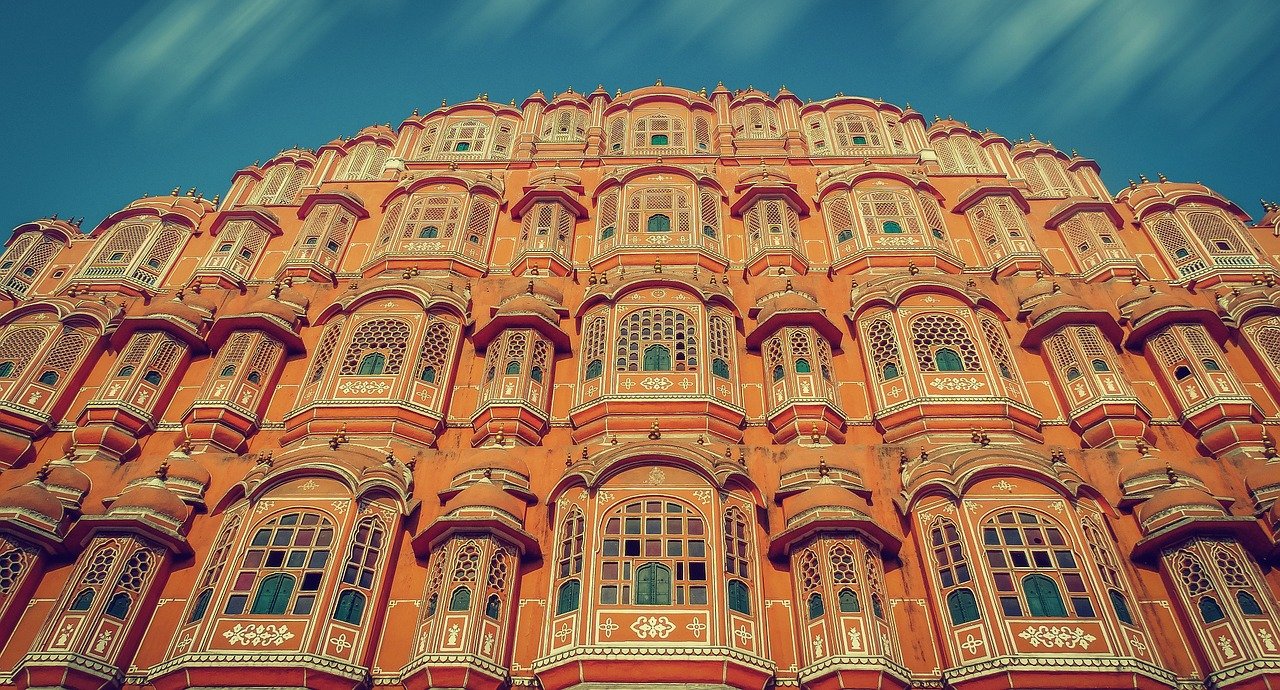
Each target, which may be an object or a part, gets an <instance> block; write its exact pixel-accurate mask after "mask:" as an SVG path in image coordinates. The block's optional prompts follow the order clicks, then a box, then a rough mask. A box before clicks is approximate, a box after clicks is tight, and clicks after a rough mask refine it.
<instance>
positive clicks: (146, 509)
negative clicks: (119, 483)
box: [107, 477, 188, 525]
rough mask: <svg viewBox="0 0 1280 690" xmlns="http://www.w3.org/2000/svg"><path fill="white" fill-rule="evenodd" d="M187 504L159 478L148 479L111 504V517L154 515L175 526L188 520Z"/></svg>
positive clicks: (109, 513)
mask: <svg viewBox="0 0 1280 690" xmlns="http://www.w3.org/2000/svg"><path fill="white" fill-rule="evenodd" d="M187 512H188V511H187V504H186V503H183V502H182V499H180V498H178V496H177V494H175V493H173V492H172V491H170V490H169V489H168V487H166V486H165V485H164V482H163V481H161V480H160V478H159V477H148V478H146V479H143V480H142V481H140V482H137V483H135V484H133V485H132V486H130V487H128V488H126V489H125V490H124V492H123V493H121V494H120V497H119V498H117V499H116V500H115V501H113V502H112V503H111V509H110V510H108V511H107V514H108V515H110V516H113V517H114V516H119V515H130V514H138V513H142V514H154V515H157V516H159V517H160V518H162V519H165V520H168V521H170V522H172V523H174V524H175V525H181V524H182V523H183V522H185V521H186V519H187Z"/></svg>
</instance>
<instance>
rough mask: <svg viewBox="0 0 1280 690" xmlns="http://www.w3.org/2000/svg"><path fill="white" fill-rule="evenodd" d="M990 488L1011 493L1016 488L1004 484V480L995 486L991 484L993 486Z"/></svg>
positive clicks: (1006, 483) (1007, 483)
mask: <svg viewBox="0 0 1280 690" xmlns="http://www.w3.org/2000/svg"><path fill="white" fill-rule="evenodd" d="M992 488H994V489H999V490H1001V491H1013V490H1014V489H1016V488H1017V487H1016V486H1014V485H1013V484H1010V483H1009V482H1006V481H1005V480H1003V479H1001V480H1000V482H999V483H997V484H993V485H992Z"/></svg>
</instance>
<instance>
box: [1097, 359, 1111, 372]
mask: <svg viewBox="0 0 1280 690" xmlns="http://www.w3.org/2000/svg"><path fill="white" fill-rule="evenodd" d="M1093 370H1094V371H1097V372H1107V371H1111V367H1110V366H1109V365H1108V364H1107V363H1106V362H1105V361H1103V360H1101V359H1095V360H1093Z"/></svg>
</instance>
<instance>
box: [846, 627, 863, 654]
mask: <svg viewBox="0 0 1280 690" xmlns="http://www.w3.org/2000/svg"><path fill="white" fill-rule="evenodd" d="M849 649H852V650H854V651H862V633H861V632H859V631H858V629H857V628H849Z"/></svg>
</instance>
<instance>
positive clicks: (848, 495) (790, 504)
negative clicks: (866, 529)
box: [782, 482, 871, 525]
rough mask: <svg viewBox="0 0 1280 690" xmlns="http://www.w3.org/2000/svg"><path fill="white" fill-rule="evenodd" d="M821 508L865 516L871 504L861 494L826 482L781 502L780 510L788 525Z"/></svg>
mask: <svg viewBox="0 0 1280 690" xmlns="http://www.w3.org/2000/svg"><path fill="white" fill-rule="evenodd" d="M823 509H829V510H830V511H834V512H839V513H844V514H847V515H848V516H849V517H851V518H861V517H867V516H868V515H869V514H870V512H871V506H870V505H869V504H868V503H867V501H866V500H865V499H863V498H862V497H861V496H859V495H857V494H855V493H853V492H852V491H850V490H848V489H846V488H844V487H842V486H838V485H836V484H833V483H826V482H821V483H819V484H817V485H815V486H813V487H811V488H809V489H806V490H805V491H802V492H800V493H798V494H796V495H794V496H791V497H790V498H787V499H785V500H784V501H783V502H782V512H783V514H784V515H785V516H786V519H787V524H788V525H790V524H791V523H792V522H794V521H795V520H797V519H799V518H800V517H802V516H804V515H806V514H807V513H810V512H811V511H818V510H823Z"/></svg>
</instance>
